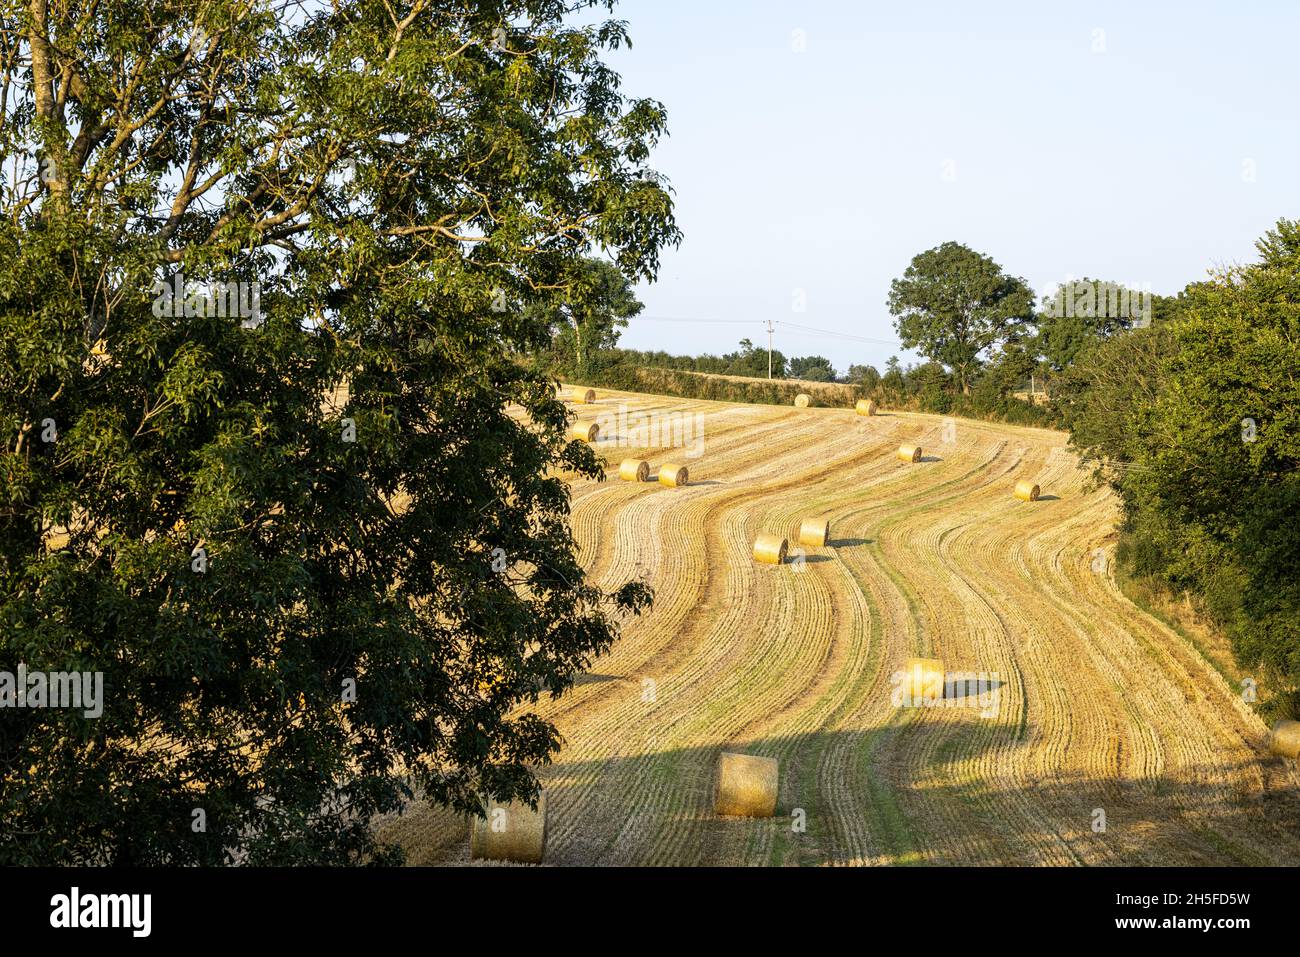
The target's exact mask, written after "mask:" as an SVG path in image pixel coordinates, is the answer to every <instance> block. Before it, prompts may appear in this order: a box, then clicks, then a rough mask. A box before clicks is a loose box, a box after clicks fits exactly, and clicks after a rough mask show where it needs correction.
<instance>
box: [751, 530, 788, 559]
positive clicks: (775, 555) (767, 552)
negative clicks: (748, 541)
mask: <svg viewBox="0 0 1300 957" xmlns="http://www.w3.org/2000/svg"><path fill="white" fill-rule="evenodd" d="M788 547H789V543H788V542H787V541H786V540H785V539H784V538H782V537H781V536H780V535H766V534H763V535H759V536H758V538H756V539H754V561H756V562H763V563H764V564H767V565H780V564H782V563H784V562H785V552H786V549H787V548H788Z"/></svg>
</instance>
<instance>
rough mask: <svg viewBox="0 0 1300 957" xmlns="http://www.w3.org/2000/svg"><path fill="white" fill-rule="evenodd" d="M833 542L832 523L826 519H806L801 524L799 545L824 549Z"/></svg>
mask: <svg viewBox="0 0 1300 957" xmlns="http://www.w3.org/2000/svg"><path fill="white" fill-rule="evenodd" d="M830 540H831V523H830V521H829V520H827V519H824V518H805V519H804V520H803V521H802V522H800V523H799V544H800V545H812V546H815V547H817V548H821V547H823V546H824V545H825V544H826V543H827V542H829V541H830Z"/></svg>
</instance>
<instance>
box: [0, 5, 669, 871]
mask: <svg viewBox="0 0 1300 957" xmlns="http://www.w3.org/2000/svg"><path fill="white" fill-rule="evenodd" d="M591 5H593V4H591V3H588V2H585V0H507V2H486V0H485V2H472V0H462V2H429V0H390V2H384V3H377V2H372V0H336V2H333V3H329V4H326V3H305V4H302V5H297V4H292V3H291V4H274V5H272V4H268V3H266V2H264V0H211V2H205V3H201V4H159V3H157V2H155V0H106V2H100V3H82V2H77V0H72V2H68V3H59V4H51V3H47V2H45V0H32V2H30V3H23V4H19V3H18V2H16V0H4V2H3V24H4V29H3V33H2V34H0V80H2V82H3V91H4V99H3V115H2V116H0V155H3V157H4V160H5V170H4V176H3V179H2V180H0V204H2V205H3V216H0V233H2V235H0V438H3V445H2V447H0V670H9V671H12V670H13V669H14V668H15V666H16V664H17V663H19V662H22V663H24V664H25V665H26V666H27V668H28V669H30V670H37V669H45V670H47V671H53V670H74V669H75V670H78V671H88V672H96V671H98V672H102V673H103V680H104V686H105V695H106V701H105V705H104V710H103V714H102V716H101V717H99V718H98V719H95V718H86V717H84V716H83V712H82V711H81V710H66V709H65V710H59V709H40V710H38V709H31V708H27V709H14V708H6V709H4V710H0V820H3V821H4V827H3V828H2V829H0V862H5V863H10V862H32V861H39V862H42V863H52V862H117V863H162V862H170V863H200V864H203V863H219V862H222V861H225V860H227V859H229V855H228V854H227V851H226V849H227V848H234V849H238V850H237V851H236V853H237V854H238V855H239V856H241V858H242V859H243V860H246V861H248V862H250V863H294V862H303V861H317V862H321V861H324V862H348V861H356V860H361V859H365V858H367V857H369V856H372V855H374V854H375V853H376V852H377V851H379V850H380V849H377V848H376V847H375V845H374V842H373V838H372V836H371V830H370V828H369V827H368V824H369V822H370V821H371V819H372V818H373V817H374V816H375V815H376V814H379V813H384V812H388V811H392V810H394V809H397V808H400V807H401V806H403V805H404V803H405V802H407V801H408V800H409V799H410V798H411V797H412V796H413V795H414V794H416V793H419V794H423V795H424V796H426V797H427V798H428V799H431V800H434V801H438V802H445V803H449V804H451V805H452V806H454V807H456V808H457V809H459V810H462V811H466V812H472V811H475V810H477V809H479V808H480V806H481V804H480V796H481V795H483V794H485V793H487V794H491V795H493V796H496V797H499V798H503V799H506V798H511V797H514V796H519V797H523V798H525V799H531V798H532V797H533V796H534V795H535V793H536V781H535V778H534V776H533V769H534V768H535V767H536V766H537V765H538V764H541V763H543V762H545V761H547V760H549V758H550V757H551V756H552V755H553V754H554V753H555V751H556V749H557V747H558V743H559V740H558V736H557V733H556V731H555V729H554V728H553V727H552V726H551V725H550V724H549V723H547V722H546V721H544V720H542V719H540V718H539V717H538V716H537V715H536V714H534V713H533V712H532V711H531V710H530V709H529V708H528V707H527V704H528V703H529V702H530V701H535V700H536V697H537V695H538V694H539V692H551V693H557V694H558V693H562V692H563V691H564V690H565V689H566V688H568V687H569V686H570V684H571V682H572V680H573V678H574V676H575V674H576V673H577V672H579V671H581V670H582V669H584V668H586V667H587V666H588V665H589V664H590V662H591V661H592V659H593V658H594V657H595V656H597V655H599V654H601V653H602V652H603V651H605V650H606V649H607V648H608V647H609V646H610V643H611V642H612V641H613V639H614V637H615V635H616V633H617V626H618V621H619V619H620V618H621V616H623V615H625V614H627V613H630V612H635V611H637V610H639V609H641V608H643V607H645V605H646V602H647V600H648V597H649V596H648V592H647V590H646V589H645V588H644V587H643V586H641V585H639V584H636V583H629V584H627V585H625V586H623V587H619V588H617V589H615V590H614V591H612V592H606V591H603V590H601V589H600V588H597V587H596V586H594V585H593V584H592V583H591V582H589V581H587V580H586V578H585V577H584V574H583V569H582V566H581V565H580V564H579V562H578V561H577V558H576V554H575V552H576V549H575V545H574V541H573V539H572V537H571V534H570V530H569V527H568V521H567V516H568V491H567V486H566V484H565V482H564V481H563V475H564V474H575V473H577V474H585V475H590V476H597V475H600V470H599V469H598V467H597V463H596V460H595V458H594V456H593V455H592V454H591V452H590V451H589V450H588V449H586V448H585V447H583V446H579V445H575V444H570V443H568V442H567V441H566V439H565V425H566V413H565V411H564V408H563V407H562V406H561V405H560V404H559V403H557V402H556V401H555V399H554V389H553V383H549V382H547V381H545V380H544V379H542V378H541V377H540V376H538V375H535V374H532V373H529V372H528V371H527V370H525V369H523V368H522V367H521V366H520V365H519V364H518V363H517V362H515V361H513V360H512V356H513V355H515V354H517V353H518V352H520V351H532V350H536V349H538V348H542V347H544V346H545V344H546V343H547V341H548V336H549V330H548V328H547V326H546V323H545V322H544V321H539V320H538V319H536V318H535V317H534V316H532V315H530V313H529V312H528V311H527V310H525V309H523V308H520V307H521V306H522V305H523V304H526V303H528V302H531V301H533V300H534V299H535V298H536V297H539V296H547V297H554V296H560V297H563V296H565V295H567V294H568V292H569V287H570V285H571V284H572V283H573V281H574V278H575V276H576V275H578V273H579V270H578V268H577V267H578V265H579V264H580V263H581V262H583V261H585V259H586V258H587V257H589V256H591V255H593V254H595V253H600V254H603V255H607V256H610V257H612V260H613V261H614V262H615V263H616V264H617V267H618V268H619V269H620V270H621V271H622V273H623V274H624V275H627V276H630V277H644V278H651V277H653V275H654V273H655V271H656V269H657V266H658V251H659V249H660V248H661V246H662V245H663V244H664V243H666V242H673V241H675V240H676V238H677V232H676V229H675V227H674V225H673V220H672V211H671V202H670V198H669V196H668V194H667V191H666V188H665V187H664V186H663V185H662V184H661V182H660V180H659V178H658V177H657V175H656V174H655V173H654V171H653V170H651V169H650V168H648V167H647V165H646V163H647V158H648V156H649V152H650V150H651V148H652V146H653V144H654V142H655V140H656V138H657V137H658V136H659V135H660V134H661V133H662V131H663V129H664V122H665V118H664V113H663V110H662V108H661V107H660V106H659V105H658V104H657V103H655V102H653V101H647V100H631V101H630V100H627V99H625V98H624V97H623V96H621V95H620V93H619V92H618V77H617V76H616V75H615V74H614V73H613V72H611V70H610V69H609V67H608V66H607V65H606V64H605V63H604V62H603V60H602V55H603V51H604V50H605V49H607V48H611V47H617V46H618V45H620V44H621V43H623V42H625V40H626V36H625V30H624V26H623V25H622V24H621V23H619V22H614V21H611V22H604V23H600V24H597V25H594V26H583V27H574V26H570V25H568V22H569V20H570V16H569V15H570V14H571V13H573V12H574V11H575V10H577V8H581V7H587V6H591ZM213 282H220V283H232V284H236V285H232V286H228V287H225V289H226V291H227V292H228V293H230V292H231V290H236V291H238V293H239V295H234V294H233V293H231V295H229V296H227V297H226V298H224V299H221V298H219V297H217V296H214V295H212V293H213V290H212V289H211V288H210V287H208V284H210V283H213ZM187 283H188V284H198V285H199V286H202V287H205V288H202V289H201V288H187V285H186V284H187ZM239 283H243V284H244V285H242V286H240V285H238V284H239ZM168 291H172V292H174V291H180V293H181V295H180V297H179V301H178V300H176V299H170V298H169V297H168ZM218 291H219V290H218ZM580 298H581V297H580V296H577V297H576V299H577V300H579V301H580ZM231 302H237V303H238V304H239V308H235V307H232V306H231ZM520 413H522V414H520ZM521 705H522V707H521Z"/></svg>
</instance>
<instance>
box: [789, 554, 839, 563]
mask: <svg viewBox="0 0 1300 957" xmlns="http://www.w3.org/2000/svg"><path fill="white" fill-rule="evenodd" d="M829 561H832V559H831V557H830V556H829V555H791V556H789V557H788V558H786V560H785V564H787V565H798V564H799V563H800V562H803V563H804V564H805V565H820V564H821V563H822V562H829Z"/></svg>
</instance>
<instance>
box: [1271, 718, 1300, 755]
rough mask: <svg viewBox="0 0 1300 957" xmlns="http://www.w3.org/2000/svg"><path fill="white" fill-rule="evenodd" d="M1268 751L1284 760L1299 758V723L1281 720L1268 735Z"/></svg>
mask: <svg viewBox="0 0 1300 957" xmlns="http://www.w3.org/2000/svg"><path fill="white" fill-rule="evenodd" d="M1268 749H1269V750H1270V751H1272V752H1273V753H1274V754H1280V755H1282V757H1284V758H1297V757H1300V721H1288V720H1286V719H1285V718H1283V719H1282V720H1281V721H1279V722H1278V723H1277V724H1275V725H1273V730H1272V731H1270V732H1269V734H1268Z"/></svg>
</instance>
